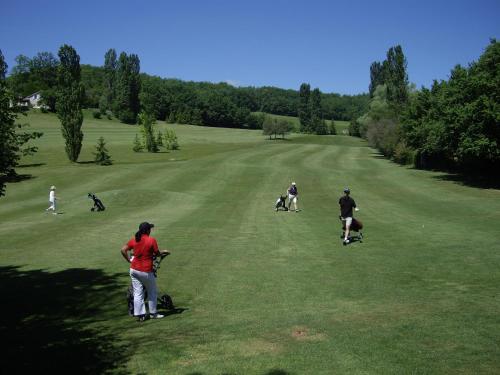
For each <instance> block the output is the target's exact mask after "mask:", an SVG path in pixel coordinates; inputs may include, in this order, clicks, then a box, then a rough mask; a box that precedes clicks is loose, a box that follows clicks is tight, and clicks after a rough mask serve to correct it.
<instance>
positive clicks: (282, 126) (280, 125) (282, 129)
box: [275, 119, 293, 139]
mask: <svg viewBox="0 0 500 375" xmlns="http://www.w3.org/2000/svg"><path fill="white" fill-rule="evenodd" d="M292 129H293V126H292V124H291V123H290V122H289V121H287V120H285V119H281V120H279V121H278V122H277V124H276V129H275V131H276V134H280V135H281V137H282V138H283V139H285V135H286V134H288V133H290V132H291V131H292Z"/></svg>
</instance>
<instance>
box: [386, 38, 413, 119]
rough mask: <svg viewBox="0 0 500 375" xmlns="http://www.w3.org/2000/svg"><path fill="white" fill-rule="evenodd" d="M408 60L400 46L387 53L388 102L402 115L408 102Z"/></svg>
mask: <svg viewBox="0 0 500 375" xmlns="http://www.w3.org/2000/svg"><path fill="white" fill-rule="evenodd" d="M406 66H407V62H406V58H405V55H404V53H403V49H402V48H401V46H400V45H397V46H395V47H391V48H390V49H389V51H387V59H386V61H385V67H384V78H385V84H386V85H387V100H388V101H389V103H390V104H391V105H392V106H393V108H394V110H395V111H396V113H400V112H401V110H402V108H403V106H404V105H405V104H406V103H407V102H408V74H407V73H406Z"/></svg>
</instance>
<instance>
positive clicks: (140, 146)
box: [132, 134, 144, 152]
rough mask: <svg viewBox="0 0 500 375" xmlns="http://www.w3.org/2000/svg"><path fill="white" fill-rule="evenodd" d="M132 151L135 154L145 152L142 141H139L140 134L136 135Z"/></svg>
mask: <svg viewBox="0 0 500 375" xmlns="http://www.w3.org/2000/svg"><path fill="white" fill-rule="evenodd" d="M132 150H134V152H141V151H142V150H144V145H143V144H142V142H141V140H140V139H139V135H138V134H136V135H135V139H134V147H133V148H132Z"/></svg>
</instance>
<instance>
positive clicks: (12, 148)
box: [0, 50, 42, 197]
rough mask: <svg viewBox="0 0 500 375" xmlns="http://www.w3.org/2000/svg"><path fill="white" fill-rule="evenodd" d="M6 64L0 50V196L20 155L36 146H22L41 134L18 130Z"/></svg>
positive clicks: (26, 153)
mask: <svg viewBox="0 0 500 375" xmlns="http://www.w3.org/2000/svg"><path fill="white" fill-rule="evenodd" d="M6 72H7V64H6V63H5V59H4V57H3V54H2V51H1V50H0V197H1V196H2V195H5V183H6V182H7V181H8V180H9V179H11V178H14V177H15V176H16V170H15V168H16V166H17V165H18V162H19V159H20V158H21V155H30V154H33V153H34V152H36V151H37V148H36V147H33V146H31V147H24V145H25V144H26V143H27V142H28V141H29V140H31V139H35V138H39V137H41V136H42V133H40V132H32V133H28V132H19V131H16V129H19V128H21V126H20V125H16V123H15V122H16V118H17V115H18V113H19V112H20V109H19V108H18V107H17V103H16V101H15V95H12V93H11V92H10V91H9V90H8V88H7V84H6V82H5V74H6Z"/></svg>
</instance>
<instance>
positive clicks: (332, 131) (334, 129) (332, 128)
mask: <svg viewBox="0 0 500 375" xmlns="http://www.w3.org/2000/svg"><path fill="white" fill-rule="evenodd" d="M328 132H329V133H330V134H331V135H336V134H337V127H336V126H335V120H334V119H332V121H331V122H330V129H329V130H328Z"/></svg>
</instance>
